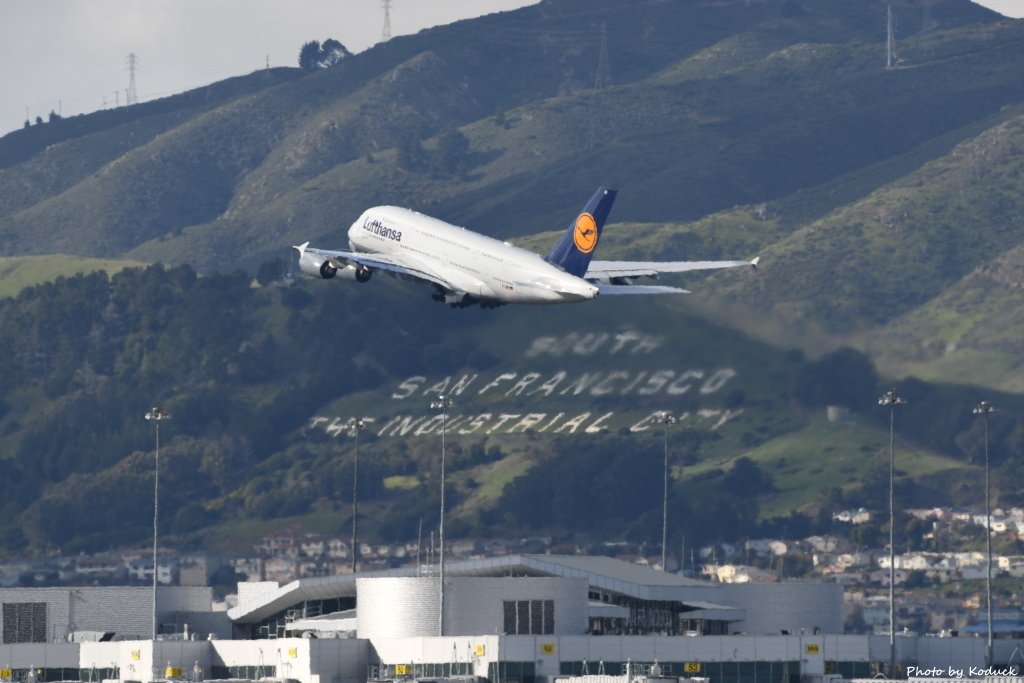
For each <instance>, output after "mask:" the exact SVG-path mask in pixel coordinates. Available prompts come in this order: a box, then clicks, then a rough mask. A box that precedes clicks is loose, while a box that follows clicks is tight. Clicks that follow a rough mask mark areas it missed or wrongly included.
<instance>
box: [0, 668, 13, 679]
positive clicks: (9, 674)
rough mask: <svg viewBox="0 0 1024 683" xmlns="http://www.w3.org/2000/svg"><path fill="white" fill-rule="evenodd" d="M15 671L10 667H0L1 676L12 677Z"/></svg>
mask: <svg viewBox="0 0 1024 683" xmlns="http://www.w3.org/2000/svg"><path fill="white" fill-rule="evenodd" d="M13 674H14V672H13V671H11V670H10V669H0V678H11V677H12V676H13Z"/></svg>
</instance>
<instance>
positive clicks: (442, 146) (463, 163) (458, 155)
mask: <svg viewBox="0 0 1024 683" xmlns="http://www.w3.org/2000/svg"><path fill="white" fill-rule="evenodd" d="M468 156H469V138H467V137H466V136H465V135H464V134H463V133H462V131H460V130H458V129H457V128H452V129H451V130H449V131H446V132H444V133H442V134H441V137H440V138H438V140H437V152H436V153H435V155H434V158H433V159H432V161H433V163H432V164H431V165H432V166H433V169H434V171H435V173H439V174H446V175H453V176H458V177H460V178H461V177H463V176H465V175H466V168H467V166H468V161H467V157H468Z"/></svg>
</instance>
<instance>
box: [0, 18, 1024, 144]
mask: <svg viewBox="0 0 1024 683" xmlns="http://www.w3.org/2000/svg"><path fill="white" fill-rule="evenodd" d="M536 1H537V0H392V13H391V30H392V33H393V34H394V35H401V34H406V33H415V32H416V31H419V30H420V29H423V28H426V27H429V26H436V25H438V24H447V23H450V22H452V21H456V20H458V19H464V18H468V17H473V16H479V15H481V14H488V13H490V12H498V11H502V10H508V9H514V8H516V7H522V6H524V5H531V4H534V3H535V2H536ZM628 1H629V0H623V2H628ZM982 4H985V5H988V6H989V7H992V8H993V9H997V10H999V11H1002V12H1004V13H1006V14H1009V15H1011V16H1017V17H1024V0H983V3H982ZM383 16H384V13H383V9H382V2H381V0H289V1H287V2H285V0H0V17H2V20H0V135H2V134H3V133H6V132H8V131H10V130H13V129H14V128H18V127H20V126H21V125H22V123H23V122H24V120H25V116H26V108H27V113H28V116H29V117H30V118H32V119H35V117H36V116H42V117H43V118H44V119H45V118H46V116H47V114H49V112H50V110H51V109H52V110H58V108H60V110H61V111H62V113H63V114H64V115H72V114H77V113H79V112H90V111H94V110H96V109H100V108H101V107H103V106H113V105H114V104H115V101H117V100H120V102H121V103H122V104H123V102H124V91H125V88H127V87H128V65H127V55H128V53H130V52H134V53H135V54H136V55H137V56H138V60H139V66H138V71H137V74H136V89H137V92H138V95H139V99H140V100H148V99H153V98H157V97H162V96H164V95H169V94H172V93H176V92H180V91H182V90H186V89H188V88H192V87H196V86H200V85H205V84H207V83H211V82H213V81H216V80H219V79H222V78H226V77H228V76H236V75H239V74H244V73H249V72H250V71H253V70H254V69H258V68H261V67H263V66H264V64H265V63H266V60H267V56H268V55H269V58H270V64H271V66H295V65H296V62H297V57H298V53H299V48H300V47H301V45H302V43H304V42H306V41H308V40H314V39H316V40H324V39H325V38H336V39H338V40H340V41H341V42H342V43H343V44H344V45H345V46H346V47H348V48H349V49H350V50H352V51H353V52H359V51H362V50H365V49H366V48H367V47H370V46H371V45H373V44H374V43H376V42H377V41H378V40H380V35H381V28H382V26H383ZM115 93H117V94H116V95H115Z"/></svg>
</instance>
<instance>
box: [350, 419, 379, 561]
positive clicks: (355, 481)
mask: <svg viewBox="0 0 1024 683" xmlns="http://www.w3.org/2000/svg"><path fill="white" fill-rule="evenodd" d="M372 421H373V420H371V419H370V418H368V417H350V418H349V419H348V425H347V426H348V435H349V436H351V437H353V438H354V439H355V440H356V457H355V460H354V461H353V463H352V573H353V574H355V573H356V562H357V561H358V559H359V536H358V535H357V533H356V532H357V525H356V517H357V516H358V514H359V432H360V431H362V429H363V427H365V426H366V423H367V422H372Z"/></svg>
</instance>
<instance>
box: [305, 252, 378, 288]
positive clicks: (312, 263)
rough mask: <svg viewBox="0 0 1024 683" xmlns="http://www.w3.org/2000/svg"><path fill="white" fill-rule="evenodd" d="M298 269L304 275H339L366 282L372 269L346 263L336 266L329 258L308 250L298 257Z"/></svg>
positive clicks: (328, 277)
mask: <svg viewBox="0 0 1024 683" xmlns="http://www.w3.org/2000/svg"><path fill="white" fill-rule="evenodd" d="M299 270H301V271H302V272H303V273H305V274H306V275H310V276H312V277H319V278H323V279H324V280H330V279H331V278H334V277H340V278H341V279H343V280H355V281H356V282H366V281H367V280H369V279H370V277H372V276H373V271H371V270H370V269H369V268H367V267H366V266H353V265H347V266H344V267H342V268H338V267H337V266H335V265H334V264H332V263H331V262H330V260H329V259H326V258H324V257H323V256H320V255H318V254H312V253H309V252H303V254H302V256H301V257H300V258H299Z"/></svg>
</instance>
